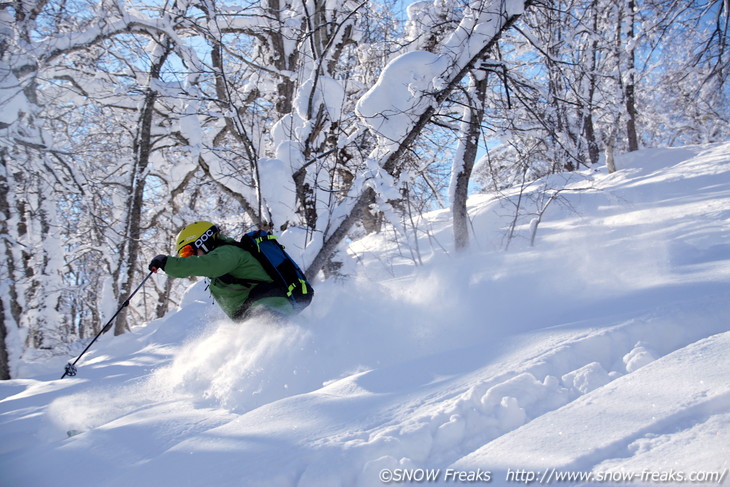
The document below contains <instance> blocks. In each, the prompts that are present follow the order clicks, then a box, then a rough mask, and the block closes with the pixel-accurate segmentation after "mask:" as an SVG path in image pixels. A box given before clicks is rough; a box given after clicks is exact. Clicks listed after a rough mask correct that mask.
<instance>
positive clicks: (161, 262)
mask: <svg viewBox="0 0 730 487" xmlns="http://www.w3.org/2000/svg"><path fill="white" fill-rule="evenodd" d="M166 263H167V256H166V255H162V254H160V255H158V256H157V257H155V258H154V259H152V262H150V265H149V267H148V269H149V270H151V271H152V272H154V273H157V271H158V270H159V269H162V270H163V271H164V270H165V264H166Z"/></svg>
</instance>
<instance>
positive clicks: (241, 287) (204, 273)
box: [149, 221, 295, 321]
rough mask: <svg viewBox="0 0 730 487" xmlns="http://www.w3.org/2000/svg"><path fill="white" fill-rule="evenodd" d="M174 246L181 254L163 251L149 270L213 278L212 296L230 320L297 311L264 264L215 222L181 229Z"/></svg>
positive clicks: (203, 222) (211, 280) (194, 224)
mask: <svg viewBox="0 0 730 487" xmlns="http://www.w3.org/2000/svg"><path fill="white" fill-rule="evenodd" d="M175 245H176V250H177V255H178V256H179V257H174V256H170V255H163V254H160V255H158V256H156V257H155V258H154V259H152V261H151V262H150V265H149V270H150V271H152V272H155V273H156V272H157V271H158V270H159V269H162V270H164V271H165V273H166V274H167V275H169V276H171V277H190V276H201V277H208V278H210V293H211V295H212V296H213V298H214V299H215V301H216V302H217V303H218V305H219V306H220V307H221V309H222V310H223V312H224V313H225V314H226V315H228V316H229V317H230V318H231V319H233V320H235V321H240V320H244V319H246V318H248V317H250V316H254V315H258V314H260V313H262V312H263V313H268V314H269V315H270V316H273V317H275V318H282V317H285V316H289V315H292V314H294V313H295V310H294V309H293V307H292V305H291V302H290V301H289V300H288V299H287V298H286V297H285V296H283V295H282V293H281V291H280V290H279V288H278V287H277V286H275V285H273V284H272V283H273V282H274V280H273V279H272V278H271V277H270V276H269V274H268V273H267V272H266V270H265V269H264V268H263V266H262V265H261V263H259V261H258V260H256V258H255V257H254V256H253V255H251V253H250V252H248V251H246V250H244V249H242V248H241V247H239V246H237V245H236V241H235V240H233V239H231V238H228V237H226V236H224V235H223V234H221V232H220V230H219V228H218V227H217V226H216V225H214V224H213V223H211V222H207V221H198V222H195V223H191V224H190V225H188V226H186V227H185V228H183V229H182V230H181V231H180V233H179V234H178V236H177V238H176V239H175Z"/></svg>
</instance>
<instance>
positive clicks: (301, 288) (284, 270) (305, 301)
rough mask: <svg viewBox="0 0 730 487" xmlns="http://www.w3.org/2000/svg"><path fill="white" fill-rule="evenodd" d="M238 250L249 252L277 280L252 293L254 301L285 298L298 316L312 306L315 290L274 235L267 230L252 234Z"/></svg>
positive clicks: (243, 239)
mask: <svg viewBox="0 0 730 487" xmlns="http://www.w3.org/2000/svg"><path fill="white" fill-rule="evenodd" d="M238 246H240V247H241V248H243V249H244V250H247V251H248V252H250V253H251V255H253V256H254V257H255V258H256V260H258V261H259V262H260V263H261V265H262V266H263V267H264V270H266V272H267V273H268V274H269V276H270V277H271V278H272V279H273V280H274V282H273V284H271V285H267V286H262V285H259V286H257V287H260V291H259V292H255V291H252V294H254V295H255V296H251V297H252V298H254V299H258V298H261V297H263V296H264V295H266V296H276V295H278V296H285V297H287V298H288V299H289V300H290V301H291V304H292V307H293V308H294V309H295V310H296V311H297V312H300V311H302V310H303V309H304V308H306V307H307V306H309V303H311V302H312V298H313V297H314V288H312V285H311V284H310V283H309V281H308V280H307V277H306V276H305V275H304V272H302V270H301V269H300V268H299V266H298V265H297V263H296V262H294V260H293V259H292V258H291V257H290V256H289V254H287V253H286V251H285V250H284V247H283V246H282V245H281V244H280V243H279V242H278V240H277V239H276V236H275V235H272V234H270V233H269V232H266V231H264V230H257V231H253V232H249V233H247V234H245V235H244V236H243V237H241V241H240V242H239V243H238ZM264 289H265V290H264Z"/></svg>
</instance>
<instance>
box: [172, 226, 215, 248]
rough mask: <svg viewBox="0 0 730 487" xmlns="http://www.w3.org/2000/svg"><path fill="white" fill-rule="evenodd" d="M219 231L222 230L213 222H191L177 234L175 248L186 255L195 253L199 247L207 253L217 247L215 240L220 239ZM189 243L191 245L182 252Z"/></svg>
mask: <svg viewBox="0 0 730 487" xmlns="http://www.w3.org/2000/svg"><path fill="white" fill-rule="evenodd" d="M219 233H220V230H219V229H218V227H217V226H216V225H214V224H213V223H211V222H205V221H201V222H195V223H191V224H190V225H188V226H186V227H185V228H183V229H182V230H180V233H178V234H177V238H175V250H176V251H177V253H178V254H179V255H181V256H184V257H189V256H191V255H195V251H196V250H198V249H203V251H204V252H205V253H206V254H207V253H208V252H210V251H211V250H213V249H214V248H215V247H216V245H215V241H216V240H217V239H218V235H219ZM188 245H190V246H191V247H190V248H189V249H186V251H184V252H181V251H182V250H183V249H184V248H185V247H187V246H188ZM183 254H186V255H183Z"/></svg>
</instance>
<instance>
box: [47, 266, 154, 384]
mask: <svg viewBox="0 0 730 487" xmlns="http://www.w3.org/2000/svg"><path fill="white" fill-rule="evenodd" d="M153 273H154V271H150V273H149V274H147V277H145V278H144V279H143V280H142V282H140V283H139V286H137V289H135V290H134V291H132V294H130V295H129V297H128V298H127V300H126V301H124V303H122V305H121V306H120V307H119V309H118V310H117V312H116V313H114V316H112V317H111V319H110V320H109V321H108V322H107V323H106V325H104V327H103V328H102V329H101V330H99V333H97V334H96V336H95V337H94V339H93V340H91V343H89V344H88V345H86V348H85V349H84V351H83V352H81V355H79V356H78V357H76V360H74V361H73V363H71V362H69V363H67V364H66V368H65V370H64V372H63V375H62V376H61V379H63V378H64V377H66V376H67V375H68V376H69V377H73V376H74V375H76V372H77V370H76V362H78V361H79V360H81V357H83V355H84V354H85V353H86V351H87V350H89V349H90V348H91V346H92V345H93V344H94V342H95V341H96V340H97V338H99V337H100V336H101V334H102V333H104V331H105V330H107V329H108V328H109V325H111V324H112V321H114V318H116V317H117V315H118V314H119V313H121V312H122V310H123V309H124V308H125V307H127V306H129V300H130V299H132V298H133V297H134V295H135V294H137V291H139V290H140V289H141V288H142V286H144V283H145V282H147V279H149V278H150V276H151V275H152V274H153Z"/></svg>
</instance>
